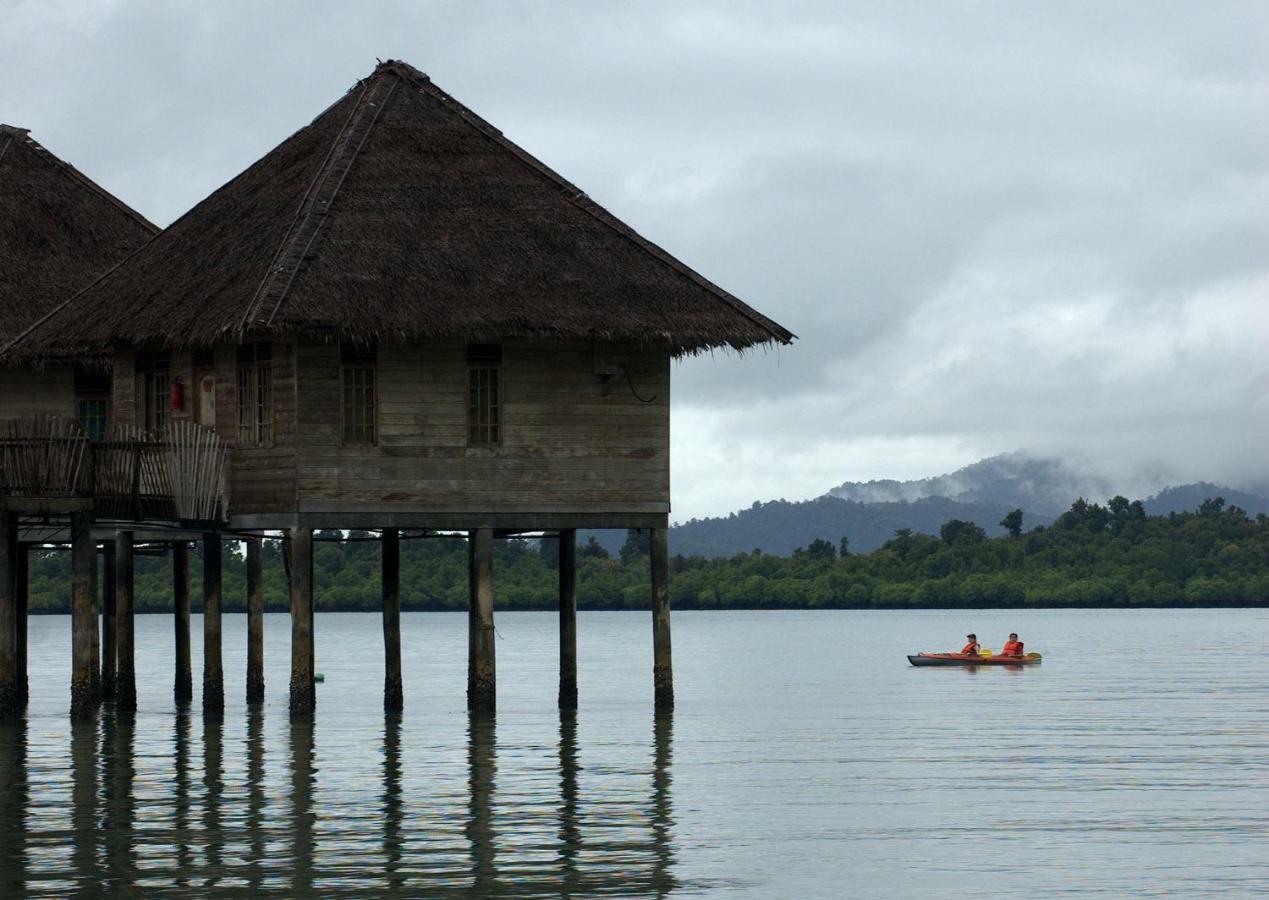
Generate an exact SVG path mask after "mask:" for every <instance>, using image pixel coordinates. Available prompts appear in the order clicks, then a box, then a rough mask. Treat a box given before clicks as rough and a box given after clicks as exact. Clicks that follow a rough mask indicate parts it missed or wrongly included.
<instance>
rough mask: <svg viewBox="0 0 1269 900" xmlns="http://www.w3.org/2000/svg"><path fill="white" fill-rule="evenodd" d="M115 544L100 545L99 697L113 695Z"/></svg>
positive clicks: (110, 698) (107, 542)
mask: <svg viewBox="0 0 1269 900" xmlns="http://www.w3.org/2000/svg"><path fill="white" fill-rule="evenodd" d="M115 625H116V622H115V544H114V541H106V542H105V543H103V544H102V545H101V699H103V700H112V699H114V696H115V670H116V657H115V646H116V644H117V641H116V640H115Z"/></svg>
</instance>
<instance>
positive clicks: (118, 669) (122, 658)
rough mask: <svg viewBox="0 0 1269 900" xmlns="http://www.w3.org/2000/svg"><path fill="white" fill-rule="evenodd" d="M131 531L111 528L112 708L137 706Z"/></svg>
mask: <svg viewBox="0 0 1269 900" xmlns="http://www.w3.org/2000/svg"><path fill="white" fill-rule="evenodd" d="M132 588H133V578H132V532H131V531H116V532H115V709H118V710H120V711H122V712H131V711H133V710H135V709H136V708H137V675H136V668H135V662H134V659H135V649H136V645H135V636H134V635H135V632H134V631H133V624H134V617H133V593H132Z"/></svg>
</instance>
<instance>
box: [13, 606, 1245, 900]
mask: <svg viewBox="0 0 1269 900" xmlns="http://www.w3.org/2000/svg"><path fill="white" fill-rule="evenodd" d="M194 618H195V621H194V625H193V630H194V632H195V636H196V646H195V659H196V669H195V675H194V680H195V685H196V686H197V685H198V684H199V683H200V680H201V678H200V673H199V672H198V670H197V659H198V656H199V652H200V651H199V648H198V646H197V635H198V634H199V633H201V621H200V620H199V619H198V617H197V616H196V617H194ZM497 622H498V636H499V639H498V643H497V653H498V679H499V697H498V701H499V713H498V716H497V720H496V724H495V723H489V722H479V721H477V722H472V721H470V720H469V718H468V716H467V714H466V711H465V702H464V689H465V684H464V680H465V677H466V656H465V654H466V646H467V642H466V634H465V629H466V616H465V615H464V614H426V613H416V614H410V613H407V614H405V615H403V616H402V632H403V639H404V657H405V659H404V670H405V695H406V712H405V714H404V716H402V717H401V718H391V719H388V718H385V717H384V715H383V713H382V684H383V674H382V637H381V626H380V620H379V618H378V617H377V616H374V615H366V614H351V613H349V614H319V616H318V618H317V669H318V671H320V672H323V673H324V674H325V675H326V681H325V683H324V684H321V685H319V686H318V710H317V714H316V717H315V719H314V720H312V721H311V722H304V723H296V724H292V722H291V721H290V718H289V716H288V715H287V710H286V684H287V678H288V653H289V646H288V638H289V631H290V629H289V622H288V619H287V617H286V616H267V617H266V626H265V627H266V676H265V677H266V684H267V691H268V700H267V702H266V704H265V706H264V707H263V708H260V709H256V710H252V711H249V710H248V709H247V707H246V706H245V705H244V703H243V699H242V698H243V693H244V685H243V682H244V680H245V665H246V647H245V631H246V622H245V617H243V616H232V615H228V616H226V617H225V651H224V654H225V656H224V660H225V672H226V703H227V707H228V708H227V709H226V711H225V715H224V717H223V719H220V720H206V719H204V717H203V716H202V714H201V712H199V708H198V702H199V700H198V697H197V696H196V697H195V706H194V709H193V710H192V711H188V712H186V711H178V710H177V709H176V708H175V706H174V704H173V702H172V699H171V665H172V662H171V661H172V656H173V650H172V648H173V641H172V627H171V626H172V622H171V618H170V617H168V616H141V617H138V621H137V648H138V649H137V671H138V694H139V705H140V707H141V708H140V711H139V712H138V713H137V714H136V716H135V717H131V716H116V715H114V714H113V713H111V712H110V711H109V709H108V708H107V710H106V711H105V712H103V714H102V716H101V717H100V719H99V720H98V721H97V722H95V723H92V724H89V725H83V726H72V725H71V723H70V721H69V719H68V717H67V715H66V711H67V709H68V707H69V689H68V685H69V680H70V668H69V663H70V659H69V656H70V624H69V619H68V618H67V617H61V616H47V617H33V618H32V620H31V637H30V646H31V651H30V653H31V705H30V709H29V712H28V715H27V718H26V720H25V721H24V722H22V723H20V724H19V725H16V726H5V727H3V728H2V729H0V892H2V893H3V895H5V896H9V895H17V894H19V893H21V892H23V891H25V892H26V893H28V894H30V895H37V896H38V895H57V896H62V895H66V894H69V893H80V894H82V895H92V896H98V895H102V894H106V893H110V892H112V891H113V892H118V893H136V892H138V890H139V891H150V892H155V893H165V894H187V895H196V896H204V895H207V894H209V893H217V892H223V893H228V894H240V895H242V896H251V895H258V894H270V893H273V894H277V895H285V896H303V895H307V894H312V893H318V892H321V893H323V894H328V895H329V894H338V893H341V892H342V893H345V894H348V895H358V896H365V895H374V894H393V893H397V894H400V895H402V896H419V895H426V896H442V897H443V896H451V895H452V896H499V895H505V896H558V895H566V896H567V895H572V896H584V895H595V894H611V895H617V896H664V895H675V896H693V895H700V896H737V897H741V896H744V897H773V896H789V897H794V896H796V897H821V896H823V897H829V896H884V897H909V896H914V895H917V894H920V893H925V892H927V891H939V892H944V891H952V892H956V893H964V892H965V891H981V890H993V889H1026V890H1027V891H1028V892H1029V893H1030V894H1032V895H1038V896H1047V895H1053V894H1059V893H1079V894H1082V895H1096V894H1102V895H1111V896H1123V895H1125V894H1138V895H1140V894H1163V893H1173V894H1188V895H1193V896H1200V895H1202V896H1212V895H1219V894H1230V895H1249V894H1254V893H1259V892H1264V891H1266V890H1269V764H1267V763H1266V737H1267V736H1269V690H1267V688H1269V611H1266V610H1210V611H1190V610H1163V611H1160V610H1114V611H1072V610H1024V611H1018V610H1007V611H973V612H964V611H946V610H940V611H910V612H860V611H840V612H680V613H675V615H674V662H675V672H676V688H677V694H678V708H677V710H676V712H675V714H674V716H673V717H672V718H668V717H661V718H658V717H656V716H655V715H654V714H653V709H652V705H651V696H652V677H651V667H652V659H651V622H650V616H649V614H647V613H612V612H609V613H582V614H580V616H579V669H580V676H579V679H580V689H581V709H580V710H579V712H578V713H577V715H576V717H575V718H573V717H566V718H561V716H560V714H559V713H558V712H557V710H556V709H555V690H556V652H557V640H558V638H557V631H556V619H555V617H554V616H553V615H550V614H544V613H499V614H498V618H497ZM968 630H974V631H976V632H977V633H978V634H979V635H980V636H982V637H983V638H984V639H985V640H984V643H985V644H987V645H989V646H999V644H1000V643H1001V642H1002V641H1003V639H1004V637H1005V635H1006V634H1007V633H1008V632H1009V631H1012V630H1016V631H1019V632H1020V633H1021V634H1022V637H1023V640H1025V641H1026V642H1027V646H1028V649H1035V650H1040V651H1042V652H1043V653H1044V657H1045V659H1044V664H1043V665H1041V666H1039V667H1036V668H1029V669H990V670H960V669H914V668H911V667H909V666H908V665H907V662H906V660H905V659H904V654H905V653H908V652H914V651H917V650H923V649H924V650H930V649H954V648H955V646H959V643H960V642H961V638H962V635H963V634H964V633H965V632H966V631H968ZM1125 648H1130V649H1131V650H1132V652H1131V653H1123V652H1116V651H1122V650H1123V649H1125ZM195 693H196V695H197V687H196V691H195Z"/></svg>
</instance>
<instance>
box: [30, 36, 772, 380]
mask: <svg viewBox="0 0 1269 900" xmlns="http://www.w3.org/2000/svg"><path fill="white" fill-rule="evenodd" d="M260 332H277V333H302V334H311V335H318V336H325V337H331V338H333V337H339V338H350V339H362V340H384V339H389V338H461V339H467V340H478V339H497V338H505V337H566V338H585V339H604V340H608V339H611V340H638V341H645V342H650V343H665V344H669V345H670V346H671V348H672V349H673V351H674V352H675V353H691V352H697V351H700V350H705V349H708V348H712V347H721V346H731V347H734V348H737V349H743V348H746V347H750V346H753V345H756V344H764V343H769V342H774V343H788V342H790V341H791V340H792V339H793V335H792V334H791V333H790V332H789V331H788V330H786V329H785V328H783V327H781V326H780V325H778V324H776V323H775V322H773V321H772V320H770V319H768V318H767V317H765V316H763V315H762V314H761V313H759V312H757V311H756V310H754V309H752V308H751V307H749V306H748V305H746V304H745V303H743V302H741V301H740V300H738V299H737V298H735V297H733V296H732V295H731V294H729V293H728V292H726V291H724V290H723V289H722V288H719V287H718V286H716V285H714V284H712V283H711V282H709V281H707V280H706V279H704V278H703V277H701V276H700V275H698V274H697V273H696V272H694V271H692V270H691V269H690V268H688V267H687V266H685V265H684V264H682V263H681V262H679V261H678V260H676V259H674V258H673V257H671V256H670V255H669V254H667V253H666V252H665V251H663V250H661V249H660V248H659V247H657V246H655V245H654V244H652V243H651V242H649V241H647V240H645V239H643V238H642V237H640V236H639V235H638V234H636V233H635V232H634V231H633V230H632V229H631V228H629V227H628V226H626V225H625V224H623V223H622V222H620V221H619V220H618V219H617V218H615V217H614V216H613V215H611V214H610V213H608V212H607V211H606V210H604V209H603V208H601V207H600V206H599V205H598V204H596V203H594V202H593V201H592V200H590V199H589V198H588V197H587V196H586V195H585V194H583V193H582V192H581V191H580V190H579V189H578V188H576V187H575V186H573V185H572V184H570V183H569V182H568V181H566V180H565V179H563V178H562V177H560V176H559V175H557V174H556V173H555V172H553V171H552V170H551V169H549V168H547V167H546V166H545V165H543V164H542V163H541V162H539V161H538V160H536V159H534V158H533V157H532V156H530V155H529V154H528V153H526V152H525V151H523V150H522V149H520V148H519V147H517V146H516V145H515V144H513V143H512V142H511V141H509V140H508V139H507V138H505V137H504V136H503V135H502V133H501V132H499V131H498V130H497V129H495V128H494V127H493V126H491V125H489V124H488V123H487V122H485V121H484V120H483V119H481V118H480V117H478V116H477V115H475V114H474V113H473V112H471V111H470V110H469V109H467V108H466V107H465V106H463V105H462V104H460V103H458V102H457V101H456V100H454V99H453V98H452V97H450V96H449V95H448V94H446V93H445V92H444V91H442V90H441V89H440V88H438V87H436V86H435V85H434V84H433V83H432V82H431V81H430V80H429V79H428V77H427V76H426V75H424V74H423V73H422V72H419V71H418V70H417V69H414V68H412V67H411V66H409V65H406V64H405V63H401V62H397V61H388V62H386V63H382V64H380V65H379V66H378V67H377V68H376V69H375V70H374V72H373V73H372V74H371V75H370V76H369V77H367V78H365V79H363V80H362V81H359V82H358V83H357V84H355V85H354V86H353V88H352V89H351V90H350V91H349V92H348V93H347V94H346V95H345V96H344V97H343V98H342V99H340V100H339V101H337V102H336V103H335V104H333V105H332V106H330V107H329V108H328V109H326V110H325V111H324V112H323V113H321V115H319V116H318V117H317V118H316V119H314V120H313V122H312V123H311V124H309V125H308V126H307V127H305V128H302V129H300V130H299V131H297V132H296V133H295V134H293V135H292V136H291V137H289V138H287V139H286V140H285V141H283V142H282V143H281V144H280V145H278V146H277V147H276V148H274V149H273V150H272V151H270V152H269V153H268V154H267V155H265V156H264V157H263V158H262V159H260V160H259V161H258V162H256V163H255V164H254V165H252V166H251V167H250V168H248V169H247V170H246V171H244V172H243V173H242V174H240V175H239V176H238V177H237V178H235V179H234V180H232V181H230V182H229V183H228V184H226V185H225V186H224V187H222V188H220V189H219V190H217V191H216V192H215V193H213V194H212V195H211V196H209V197H208V198H207V199H206V200H204V201H203V202H201V203H200V204H198V205H197V206H195V207H194V208H193V209H192V210H190V212H188V213H187V214H186V215H185V216H183V217H182V218H181V219H179V220H178V221H177V222H175V223H174V224H173V225H171V226H170V227H169V228H168V229H167V230H166V231H164V232H163V233H162V234H161V235H159V236H158V237H157V238H155V239H154V240H153V241H152V242H151V243H150V244H149V245H148V246H147V247H146V248H145V249H144V250H142V251H141V252H139V253H137V254H136V255H134V256H133V257H132V258H131V259H130V260H129V261H128V262H127V263H126V265H123V266H120V267H119V268H118V269H117V270H115V271H114V272H112V273H111V274H110V275H109V276H108V277H106V278H104V279H102V280H101V281H100V282H99V283H97V284H95V285H93V286H92V287H91V288H90V289H88V290H86V291H84V292H83V293H82V294H80V295H79V296H77V297H75V298H74V299H73V300H71V301H70V302H68V303H66V304H65V305H64V306H63V308H62V309H60V310H59V311H58V312H57V313H56V314H55V315H52V316H50V317H49V318H48V319H47V321H45V322H44V323H42V325H41V326H40V327H38V328H36V329H34V330H33V332H32V333H31V334H30V335H28V336H27V337H26V339H25V340H24V341H22V342H21V345H20V346H19V347H18V348H16V354H18V355H21V354H38V353H39V352H41V350H42V349H45V350H47V348H53V347H58V348H66V347H69V346H78V347H83V348H85V349H89V348H94V347H102V346H110V345H118V344H124V345H133V346H142V345H147V346H171V347H175V346H191V345H195V346H196V345H208V344H211V343H213V342H215V341H217V340H222V339H226V338H229V339H232V338H234V337H236V336H241V335H243V334H246V333H253V334H254V333H260ZM10 349H11V350H12V349H14V348H10Z"/></svg>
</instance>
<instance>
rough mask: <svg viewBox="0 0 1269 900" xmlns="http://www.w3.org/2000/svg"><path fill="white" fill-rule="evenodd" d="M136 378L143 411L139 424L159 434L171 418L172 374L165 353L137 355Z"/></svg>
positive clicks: (165, 428)
mask: <svg viewBox="0 0 1269 900" xmlns="http://www.w3.org/2000/svg"><path fill="white" fill-rule="evenodd" d="M137 376H138V377H139V378H140V379H141V401H142V404H143V409H142V410H141V415H140V416H139V417H138V418H140V419H141V423H142V424H143V425H144V426H145V430H146V431H149V432H152V433H156V434H157V433H159V432H163V431H166V430H167V424H168V422H170V421H171V417H172V406H171V404H172V399H171V396H170V395H169V391H170V390H171V381H172V372H171V363H170V362H169V357H168V354H167V353H138V354H137Z"/></svg>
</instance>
